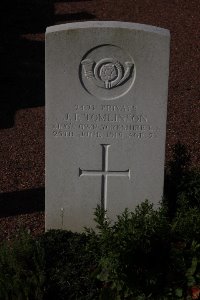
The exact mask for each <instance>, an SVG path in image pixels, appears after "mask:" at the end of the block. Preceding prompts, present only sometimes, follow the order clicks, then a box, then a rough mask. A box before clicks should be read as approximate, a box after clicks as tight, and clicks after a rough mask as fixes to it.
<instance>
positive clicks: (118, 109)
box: [52, 104, 160, 143]
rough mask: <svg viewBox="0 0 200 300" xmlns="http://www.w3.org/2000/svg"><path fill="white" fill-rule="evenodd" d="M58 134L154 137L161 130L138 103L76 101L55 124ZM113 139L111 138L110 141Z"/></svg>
mask: <svg viewBox="0 0 200 300" xmlns="http://www.w3.org/2000/svg"><path fill="white" fill-rule="evenodd" d="M52 125H53V126H52V132H53V136H55V137H65V138H81V139H82V138H90V139H91V138H92V139H102V138H104V139H109V138H111V139H137V140H140V139H154V138H157V136H158V135H159V133H160V130H159V128H158V127H156V126H152V124H151V120H149V118H148V116H147V115H146V114H144V113H142V112H138V110H137V107H136V106H131V105H130V106H129V105H78V104H75V105H74V110H72V111H70V112H66V113H64V115H63V118H62V120H58V121H57V122H55V123H54V124H52ZM108 143H109V141H108Z"/></svg>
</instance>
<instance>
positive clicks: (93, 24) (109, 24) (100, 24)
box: [46, 21, 170, 36]
mask: <svg viewBox="0 0 200 300" xmlns="http://www.w3.org/2000/svg"><path fill="white" fill-rule="evenodd" d="M81 28H83V29H84V28H124V29H131V30H139V31H146V32H152V33H156V34H161V35H165V36H170V31H169V30H168V29H164V28H160V27H156V26H151V25H145V24H138V23H131V22H120V21H86V22H74V23H67V24H60V25H55V26H50V27H47V29H46V33H51V32H57V31H64V30H72V29H81Z"/></svg>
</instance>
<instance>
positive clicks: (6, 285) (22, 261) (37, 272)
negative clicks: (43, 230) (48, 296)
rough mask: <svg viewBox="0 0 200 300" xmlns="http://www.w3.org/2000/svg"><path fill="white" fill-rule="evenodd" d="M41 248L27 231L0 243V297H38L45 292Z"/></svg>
mask: <svg viewBox="0 0 200 300" xmlns="http://www.w3.org/2000/svg"><path fill="white" fill-rule="evenodd" d="M43 259H44V250H43V249H42V247H41V246H40V243H39V242H38V241H35V240H34V239H33V238H32V237H31V236H30V235H29V234H28V233H27V232H25V231H24V232H20V233H19V234H18V236H17V237H16V239H15V241H14V242H10V243H3V244H2V245H1V247H0V299H1V300H15V299H17V300H18V299H19V300H25V299H30V300H31V299H37V300H41V299H43V296H44V281H45V273H44V260H43Z"/></svg>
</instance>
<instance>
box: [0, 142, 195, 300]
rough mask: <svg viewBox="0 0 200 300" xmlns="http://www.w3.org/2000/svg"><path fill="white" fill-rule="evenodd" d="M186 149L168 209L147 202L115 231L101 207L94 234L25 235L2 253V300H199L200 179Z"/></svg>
mask: <svg viewBox="0 0 200 300" xmlns="http://www.w3.org/2000/svg"><path fill="white" fill-rule="evenodd" d="M189 161H190V159H189V154H188V152H187V151H186V148H185V147H184V146H182V145H181V144H178V145H176V147H175V148H174V160H173V161H172V162H171V163H170V164H169V166H168V168H167V174H166V182H165V191H166V195H165V197H164V200H163V203H162V204H161V205H160V207H159V208H158V209H154V207H153V205H152V204H150V203H149V202H148V201H145V202H144V203H142V204H141V205H139V206H138V207H137V208H136V209H135V211H134V212H129V211H128V210H127V209H126V210H125V211H124V213H123V214H121V215H120V216H118V218H117V220H116V222H115V223H114V224H113V223H111V222H110V220H109V219H108V218H107V217H106V212H105V211H103V210H102V209H101V208H100V207H97V209H96V211H95V221H96V227H97V228H96V230H93V229H86V232H85V233H83V234H78V233H72V232H70V231H64V230H51V231H49V232H47V233H45V234H43V235H42V236H40V237H37V238H35V239H34V238H32V237H31V236H30V235H29V234H27V233H26V232H25V233H21V234H19V235H18V237H17V239H16V240H15V241H12V242H7V243H2V244H1V245H0V300H7V299H8V300H15V299H16V300H32V299H34V300H43V299H44V300H49V299H56V300H62V299H69V300H70V299H71V300H76V299H77V300H81V299H82V300H90V299H91V300H95V299H99V300H192V299H200V172H199V171H198V170H194V169H191V168H190V165H189Z"/></svg>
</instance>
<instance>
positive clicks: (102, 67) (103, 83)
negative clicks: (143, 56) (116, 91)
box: [81, 58, 134, 89]
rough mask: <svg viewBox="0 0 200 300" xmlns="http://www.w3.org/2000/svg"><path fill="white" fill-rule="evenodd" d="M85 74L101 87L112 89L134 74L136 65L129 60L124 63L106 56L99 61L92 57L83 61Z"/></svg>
mask: <svg viewBox="0 0 200 300" xmlns="http://www.w3.org/2000/svg"><path fill="white" fill-rule="evenodd" d="M81 64H82V65H83V69H84V75H85V76H86V78H87V79H88V80H92V81H93V83H94V84H96V85H97V86H99V87H100V88H105V89H112V88H114V87H116V86H119V85H121V84H123V83H124V82H126V80H128V79H129V78H130V76H131V74H132V69H133V68H134V65H133V63H132V62H130V61H127V62H125V65H122V64H121V63H120V62H119V61H117V60H116V59H114V58H104V59H101V60H100V61H98V62H97V63H96V62H95V61H93V60H91V59H85V60H83V61H82V62H81Z"/></svg>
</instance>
